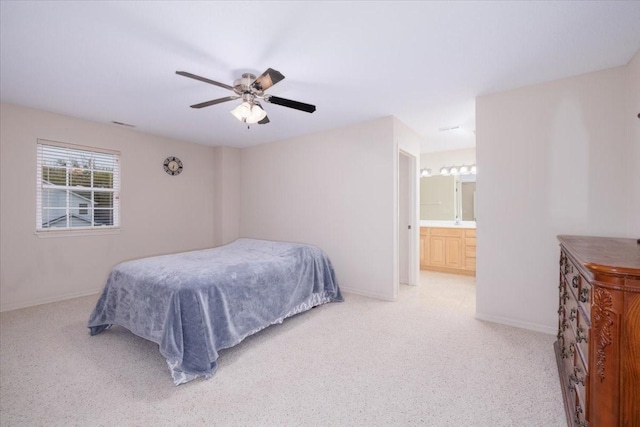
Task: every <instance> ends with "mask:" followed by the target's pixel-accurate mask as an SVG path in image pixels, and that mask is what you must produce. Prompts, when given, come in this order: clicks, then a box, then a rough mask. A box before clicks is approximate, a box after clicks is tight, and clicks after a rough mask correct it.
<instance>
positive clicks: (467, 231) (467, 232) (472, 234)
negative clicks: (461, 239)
mask: <svg viewBox="0 0 640 427" xmlns="http://www.w3.org/2000/svg"><path fill="white" fill-rule="evenodd" d="M464 235H465V236H466V237H467V238H469V237H476V229H475V228H467V229H465V230H464Z"/></svg>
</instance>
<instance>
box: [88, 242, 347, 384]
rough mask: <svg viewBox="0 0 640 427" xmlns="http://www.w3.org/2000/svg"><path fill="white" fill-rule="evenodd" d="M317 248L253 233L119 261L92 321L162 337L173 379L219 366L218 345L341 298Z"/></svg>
mask: <svg viewBox="0 0 640 427" xmlns="http://www.w3.org/2000/svg"><path fill="white" fill-rule="evenodd" d="M342 300H343V299H342V295H341V294H340V289H339V288H338V283H337V282H336V278H335V274H334V271H333V267H332V266H331V262H330V260H329V258H328V257H327V256H326V255H325V254H324V253H323V252H322V251H321V250H320V249H319V248H317V247H314V246H309V245H302V244H292V243H283V242H271V241H264V240H254V239H238V240H236V241H235V242H233V243H230V244H228V245H225V246H222V247H218V248H213V249H204V250H198V251H192V252H184V253H179V254H173V255H164V256H156V257H151V258H144V259H139V260H135V261H127V262H123V263H121V264H118V265H117V266H115V267H114V268H113V270H112V271H111V273H110V275H109V278H108V280H107V283H106V285H105V288H104V290H103V292H102V295H101V296H100V298H99V300H98V302H97V304H96V307H95V309H94V310H93V313H92V314H91V317H90V318H89V323H88V327H89V328H90V331H91V335H96V334H99V333H100V332H102V331H104V330H105V329H107V328H109V327H110V326H111V325H114V324H115V325H120V326H123V327H125V328H127V329H129V330H130V331H131V332H133V333H134V334H136V335H139V336H141V337H143V338H146V339H148V340H150V341H153V342H155V343H157V344H158V345H159V347H160V353H161V354H162V355H163V356H164V357H165V358H166V359H167V364H168V365H169V370H170V371H171V376H172V378H173V382H174V384H176V385H178V384H182V383H185V382H187V381H191V380H193V379H195V378H196V377H199V376H204V377H207V378H210V377H211V376H212V375H213V373H214V372H215V370H216V369H217V366H218V363H217V359H218V351H219V350H221V349H224V348H228V347H232V346H234V345H236V344H238V343H239V342H240V341H242V340H243V339H244V338H246V337H247V336H249V335H251V334H254V333H256V332H258V331H260V330H261V329H264V328H266V327H267V326H269V325H272V324H275V323H281V322H282V321H283V320H284V319H285V318H287V317H290V316H293V315H294V314H297V313H300V312H303V311H306V310H309V309H311V308H313V307H315V306H317V305H320V304H324V303H327V302H332V301H342Z"/></svg>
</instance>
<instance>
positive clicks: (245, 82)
mask: <svg viewBox="0 0 640 427" xmlns="http://www.w3.org/2000/svg"><path fill="white" fill-rule="evenodd" d="M255 80H256V76H255V75H254V74H251V73H244V74H243V75H242V77H240V78H239V79H237V80H235V81H234V82H233V90H234V91H235V92H236V93H237V94H238V95H242V94H243V93H247V92H249V93H250V92H252V90H251V89H252V88H251V84H252V83H253V82H254V81H255Z"/></svg>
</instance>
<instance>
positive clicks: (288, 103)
mask: <svg viewBox="0 0 640 427" xmlns="http://www.w3.org/2000/svg"><path fill="white" fill-rule="evenodd" d="M264 100H265V101H267V102H270V103H272V104H276V105H282V106H283V107H289V108H294V109H296V110H300V111H306V112H307V113H313V112H314V111H316V106H315V105H311V104H305V103H304V102H298V101H292V100H290V99H285V98H280V97H278V96H265V97H264Z"/></svg>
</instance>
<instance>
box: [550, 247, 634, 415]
mask: <svg viewBox="0 0 640 427" xmlns="http://www.w3.org/2000/svg"><path fill="white" fill-rule="evenodd" d="M558 239H559V240H560V273H559V279H560V280H559V285H558V289H559V308H558V335H557V338H558V340H557V341H556V342H555V344H554V349H555V355H556V361H557V364H558V373H559V376H560V384H561V387H562V394H563V399H564V406H565V411H566V414H567V422H568V424H569V425H570V426H590V427H609V426H622V427H632V426H635V427H640V398H639V396H640V245H639V244H638V243H637V241H636V240H635V239H618V238H605V237H580V236H558Z"/></svg>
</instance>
